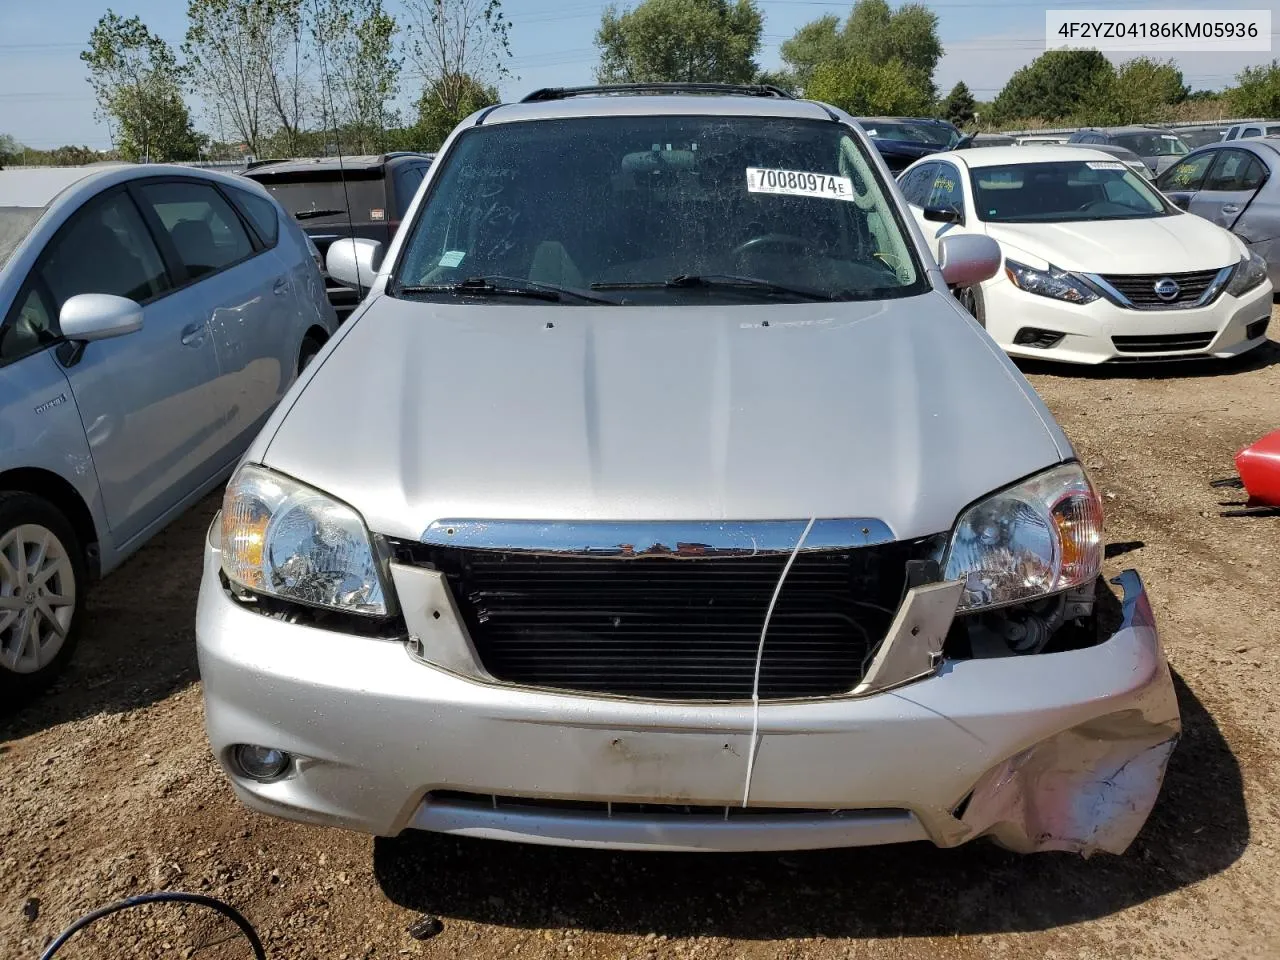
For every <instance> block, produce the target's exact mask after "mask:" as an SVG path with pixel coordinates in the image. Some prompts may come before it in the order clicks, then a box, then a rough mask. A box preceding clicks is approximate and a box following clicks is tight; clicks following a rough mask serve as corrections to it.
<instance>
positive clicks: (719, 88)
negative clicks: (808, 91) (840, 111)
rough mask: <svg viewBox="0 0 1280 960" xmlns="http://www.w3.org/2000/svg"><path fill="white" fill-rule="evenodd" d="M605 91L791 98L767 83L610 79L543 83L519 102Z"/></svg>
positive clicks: (778, 88)
mask: <svg viewBox="0 0 1280 960" xmlns="http://www.w3.org/2000/svg"><path fill="white" fill-rule="evenodd" d="M609 93H720V94H737V95H739V96H745V97H779V98H782V99H786V100H794V99H795V97H793V96H792V95H791V94H789V93H787V91H785V90H783V89H782V88H781V87H775V86H772V85H771V84H767V83H610V84H601V85H599V86H592V87H543V88H542V89H541V90H535V91H533V93H531V94H529V95H528V96H527V97H525V98H524V99H523V100H521V101H520V102H521V103H545V102H546V101H548V100H567V99H568V98H570V97H581V96H590V95H591V94H609Z"/></svg>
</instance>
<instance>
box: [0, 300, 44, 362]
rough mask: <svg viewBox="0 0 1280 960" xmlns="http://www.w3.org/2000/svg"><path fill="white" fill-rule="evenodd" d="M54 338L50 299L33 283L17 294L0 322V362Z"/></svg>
mask: <svg viewBox="0 0 1280 960" xmlns="http://www.w3.org/2000/svg"><path fill="white" fill-rule="evenodd" d="M56 339H57V333H56V330H55V323H54V315H53V312H52V310H51V308H50V305H49V302H48V301H47V300H45V298H44V296H43V295H42V294H41V293H40V292H39V290H38V288H37V287H36V285H35V284H30V285H28V287H27V289H26V291H25V292H24V293H22V294H19V296H18V299H17V301H15V303H14V305H13V309H12V310H10V312H9V317H8V319H6V320H5V322H4V323H3V324H0V365H3V364H6V363H11V362H12V361H14V360H20V359H21V358H23V357H25V356H27V355H28V354H31V353H34V352H35V351H37V350H41V349H43V348H44V347H45V346H47V345H48V344H50V343H52V342H53V341H55V340H56Z"/></svg>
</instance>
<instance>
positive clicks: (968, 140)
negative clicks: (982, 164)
mask: <svg viewBox="0 0 1280 960" xmlns="http://www.w3.org/2000/svg"><path fill="white" fill-rule="evenodd" d="M976 136H977V134H976V133H966V134H965V135H964V136H963V137H961V138H960V139H959V140H957V141H956V145H955V146H954V147H952V148H951V149H952V150H967V149H968V148H969V147H972V146H973V138H974V137H976Z"/></svg>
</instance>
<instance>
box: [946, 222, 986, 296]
mask: <svg viewBox="0 0 1280 960" xmlns="http://www.w3.org/2000/svg"><path fill="white" fill-rule="evenodd" d="M938 266H939V267H941V268H942V280H943V282H944V283H946V285H947V286H948V287H972V286H974V285H976V284H979V283H982V281H983V280H990V279H991V278H992V277H994V276H995V275H996V271H997V270H999V269H1000V244H998V243H996V242H995V241H994V240H992V239H991V238H990V237H983V236H979V235H977V234H972V233H970V234H957V235H956V236H953V237H943V238H942V240H941V241H939V243H938Z"/></svg>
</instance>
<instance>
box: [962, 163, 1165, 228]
mask: <svg viewBox="0 0 1280 960" xmlns="http://www.w3.org/2000/svg"><path fill="white" fill-rule="evenodd" d="M969 176H970V181H971V183H972V184H973V194H974V197H973V202H974V206H975V207H976V208H977V211H978V217H979V219H981V220H986V221H989V222H993V223H1068V222H1075V221H1086V220H1131V219H1136V218H1139V217H1160V216H1167V215H1170V214H1172V213H1175V212H1176V208H1174V207H1172V206H1170V205H1168V204H1167V203H1166V201H1164V200H1163V199H1161V197H1160V196H1159V195H1158V194H1156V193H1155V192H1154V191H1153V190H1152V188H1151V186H1150V185H1149V184H1148V183H1147V182H1146V181H1145V180H1144V179H1143V178H1142V177H1140V176H1138V175H1137V174H1136V173H1134V172H1133V171H1132V170H1130V169H1129V168H1128V167H1126V166H1125V165H1124V164H1123V163H1121V162H1120V161H1119V160H1071V161H1068V160H1058V161H1053V162H1051V163H1017V164H1005V165H1001V166H997V167H978V168H976V169H974V170H971V171H970V174H969Z"/></svg>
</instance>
